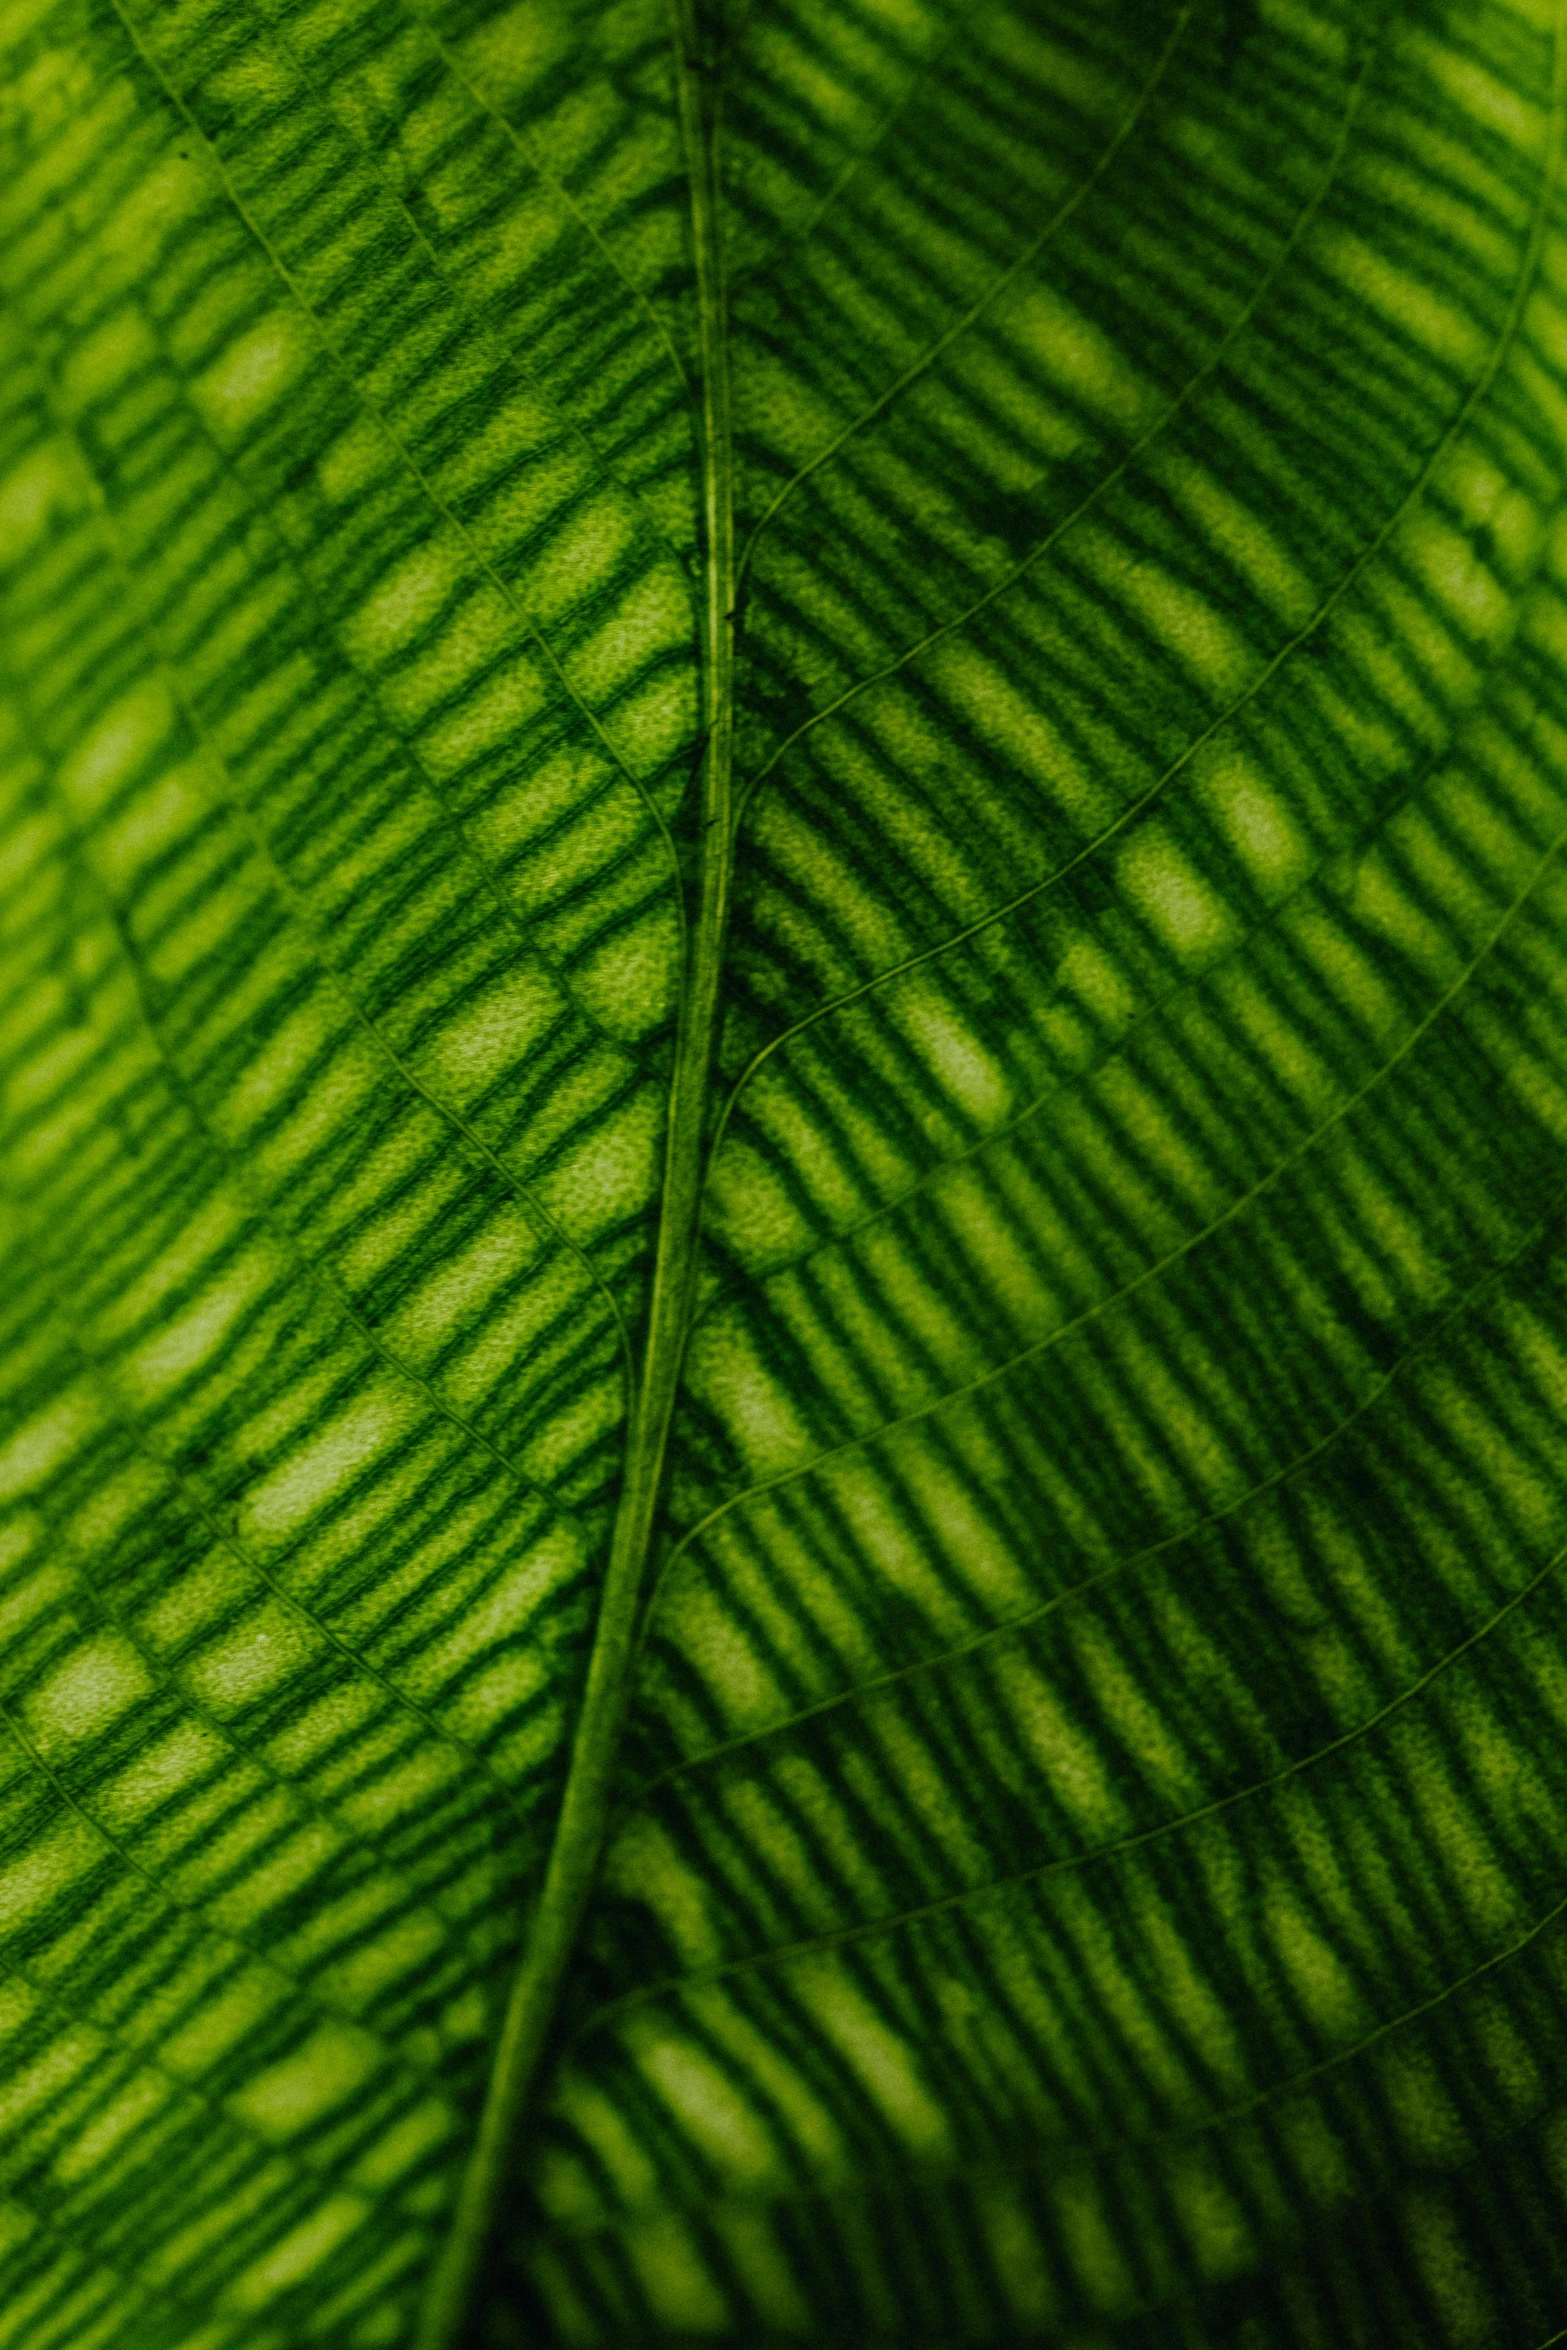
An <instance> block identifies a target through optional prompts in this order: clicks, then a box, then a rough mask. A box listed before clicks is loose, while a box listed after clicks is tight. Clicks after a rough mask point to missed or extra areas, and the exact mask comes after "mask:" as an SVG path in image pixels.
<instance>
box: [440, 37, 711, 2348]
mask: <svg viewBox="0 0 1567 2350" xmlns="http://www.w3.org/2000/svg"><path fill="white" fill-rule="evenodd" d="M666 7H667V11H668V17H669V30H670V40H671V43H672V46H673V50H674V71H675V85H676V90H677V93H678V101H679V115H680V137H681V145H682V149H683V152H684V158H685V168H686V179H687V183H688V186H689V189H690V203H691V228H692V241H693V245H694V250H695V260H696V288H697V303H698V313H699V321H700V366H701V386H702V425H701V441H702V449H701V455H702V535H703V550H704V552H703V573H702V635H701V674H702V724H703V729H704V736H705V743H704V754H703V761H702V787H701V806H700V810H699V823H700V846H699V850H698V858H697V902H696V910H695V918H694V920H692V921H691V922H690V923H689V925H688V927H687V933H686V951H685V966H684V971H683V973H682V988H681V998H680V1016H679V1023H678V1030H677V1036H676V1045H675V1063H674V1072H673V1077H672V1080H671V1087H670V1103H669V1118H668V1125H667V1128H666V1140H665V1151H664V1180H663V1187H662V1192H661V1198H660V1209H659V1232H658V1243H657V1250H656V1254H655V1257H654V1269H653V1288H652V1297H651V1301H650V1305H649V1311H648V1326H647V1340H646V1345H645V1348H644V1351H643V1358H642V1367H641V1373H640V1376H639V1379H638V1382H637V1390H636V1394H635V1397H634V1399H633V1403H632V1409H631V1416H630V1424H629V1427H628V1430H627V1439H626V1455H625V1465H624V1471H623V1477H622V1484H621V1490H620V1497H619V1502H618V1505H617V1508H616V1513H615V1525H614V1531H613V1535H612V1537H611V1544H610V1557H609V1565H608V1568H607V1570H606V1573H605V1578H604V1587H603V1592H602V1595H601V1598H600V1601H599V1611H598V1618H597V1622H596V1624H595V1627H594V1638H593V1651H592V1655H591V1658H590V1660H589V1665H588V1675H587V1682H586V1686H585V1689H584V1693H583V1700H582V1710H581V1713H580V1714H579V1716H578V1720H577V1727H576V1731H575V1734H574V1736H573V1739H572V1747H571V1760H570V1763H569V1766H568V1769H567V1775H566V1785H565V1790H564V1793H563V1794H562V1797H561V1807H560V1812H559V1816H558V1818H557V1820H556V1824H555V1833H554V1838H553V1841H552V1843H551V1847H550V1856H549V1861H548V1864H547V1866H546V1869H545V1875H544V1885H543V1889H542V1892H541V1894H540V1897H539V1905H538V1908H537V1910H536V1912H535V1914H534V1918H533V1922H532V1926H531V1928H530V1931H529V1935H528V1940H527V1944H526V1947H525V1949H524V1951H523V1956H522V1960H521V1963H520V1965H519V1967H518V1970H517V1974H516V1977H515V1979H514V1981H513V1983H512V1987H511V1992H510V1995H509V1997H508V2000H507V2005H506V2015H505V2019H504V2022H503V2024H502V2027H501V2035H500V2039H499V2042H498V2044H497V2047H496V2053H495V2060H494V2063H493V2065H492V2067H491V2071H490V2079H489V2085H488V2088H487V2091H486V2094H485V2102H484V2111H483V2114H482V2116H481V2118H480V2123H479V2130H478V2135H477V2137H476V2139H475V2143H474V2147H473V2152H472V2154H471V2156H470V2157H469V2161H468V2166H467V2169H466V2172H465V2174H464V2177H463V2183H462V2187H461V2189H460V2191H459V2195H458V2201H457V2207H456V2211H455V2213H454V2215H453V2220H452V2227H451V2232H450V2234H449V2235H448V2237H447V2240H446V2243H445V2245H444V2246H443V2248H442V2252H441V2257H440V2259H439V2260H438V2262H437V2264H436V2267H435V2270H434V2272H433V2274H432V2276H431V2280H430V2285H429V2289H428V2292H427V2294H426V2297H425V2302H424V2306H423V2309H422V2312H421V2315H420V2322H419V2330H418V2334H417V2337H416V2342H415V2350H456V2344H457V2343H458V2341H459V2339H460V2337H461V2334H462V2330H463V2327H464V2324H465V2322H466V2319H467V2316H468V2312H469V2308H470V2305H471V2303H472V2300H473V2297H474V2293H475V2290H476V2288H477V2285H478V2282H479V2279H480V2275H481V2271H482V2269H483V2265H484V2258H485V2253H486V2249H487V2246H488V2243H489V2238H490V2234H491V2230H492V2228H493V2226H494V2222H495V2217H496V2212H497V2208H498V2205H499V2202H500V2198H501V2195H502V2193H503V2192H504V2189H505V2185H506V2180H507V2176H508V2173H509V2171H510V2168H511V2158H512V2150H513V2147H514V2145H515V2142H516V2138H517V2133H518V2129H519V2126H520V2124H521V2122H522V2119H523V2116H524V2114H525V2112H526V2110H527V2108H528V2105H529V2102H530V2099H531V2096H532V2093H533V2090H534V2088H535V2085H536V2082H537V2077H538V2072H539V2066H540V2061H541V2058H542V2056H543V2053H544V2049H545V2046H546V2043H547V2040H548V2036H549V2028H550V2024H551V2021H552V2019H553V2017H554V2014H555V2010H556V2007H557V2005H558V2004H559V1999H560V1992H561V1986H562V1984H563V1982H564V1980H565V1975H566V1970H567V1967H568V1966H569V1964H570V1961H571V1956H572V1953H573V1951H574V1950H575V1948H576V1945H577V1940H578V1937H579V1934H580V1932H581V1928H582V1922H583V1918H584V1914H585V1912H586V1909H587V1905H588V1900H589V1897H590V1895H591V1893H592V1890H593V1885H594V1881H595V1879H596V1876H597V1873H598V1865H599V1859H600V1855H601V1853H602V1850H603V1845H604V1835H605V1829H606V1827H607V1824H608V1819H609V1807H610V1791H611V1786H612V1781H613V1774H614V1764H615V1756H616V1751H617V1748H618V1746H619V1741H620V1731H621V1725H622V1721H623V1719H624V1714H625V1708H626V1702H627V1698H628V1696H629V1692H630V1680H631V1668H632V1665H633V1662H634V1659H635V1655H636V1642H637V1631H638V1627H639V1624H640V1619H641V1612H642V1604H643V1600H644V1596H645V1593H646V1588H647V1579H648V1567H649V1563H650V1560H651V1556H652V1548H653V1540H654V1535H655V1532H656V1525H657V1514H658V1504H659V1496H660V1492H661V1490H662V1486H663V1480H664V1466H665V1458H666V1454H667V1450H668V1442H669V1429H670V1423H671V1420H672V1419H673V1416H674V1409H675V1402H676V1398H677V1395H678V1392H679V1386H680V1376H681V1367H682V1363H683V1359H684V1355H685V1345H686V1335H687V1331H688V1329H689V1325H690V1309H691V1292H692V1285H693V1280H694V1276H695V1271H696V1259H697V1232H698V1222H699V1218H700V1214H701V1202H702V1179H703V1142H704V1134H705V1129H706V1123H707V1121H706V1105H707V1096H708V1085H709V1072H710V1069H711V1065H712V1059H713V1050H714V1044H715V1040H716V1035H717V1027H718V1018H719V1011H720V983H721V978H722V966H723V954H724V938H725V932H726V929H727V924H728V913H729V880H730V871H731V866H732V839H731V835H732V806H731V800H732V790H731V780H732V760H733V739H734V695H733V659H734V633H733V632H734V587H735V547H734V510H733V494H732V446H731V432H730V415H729V359H728V346H727V332H726V317H725V304H724V273H723V253H722V245H721V232H720V222H719V207H718V167H717V146H718V137H717V121H716V108H717V101H716V94H715V93H716V77H715V76H713V75H712V74H711V73H710V72H709V70H708V67H707V64H706V62H705V61H704V60H703V58H702V57H701V56H700V54H699V43H698V35H697V28H696V23H695V5H694V0H666Z"/></svg>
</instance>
